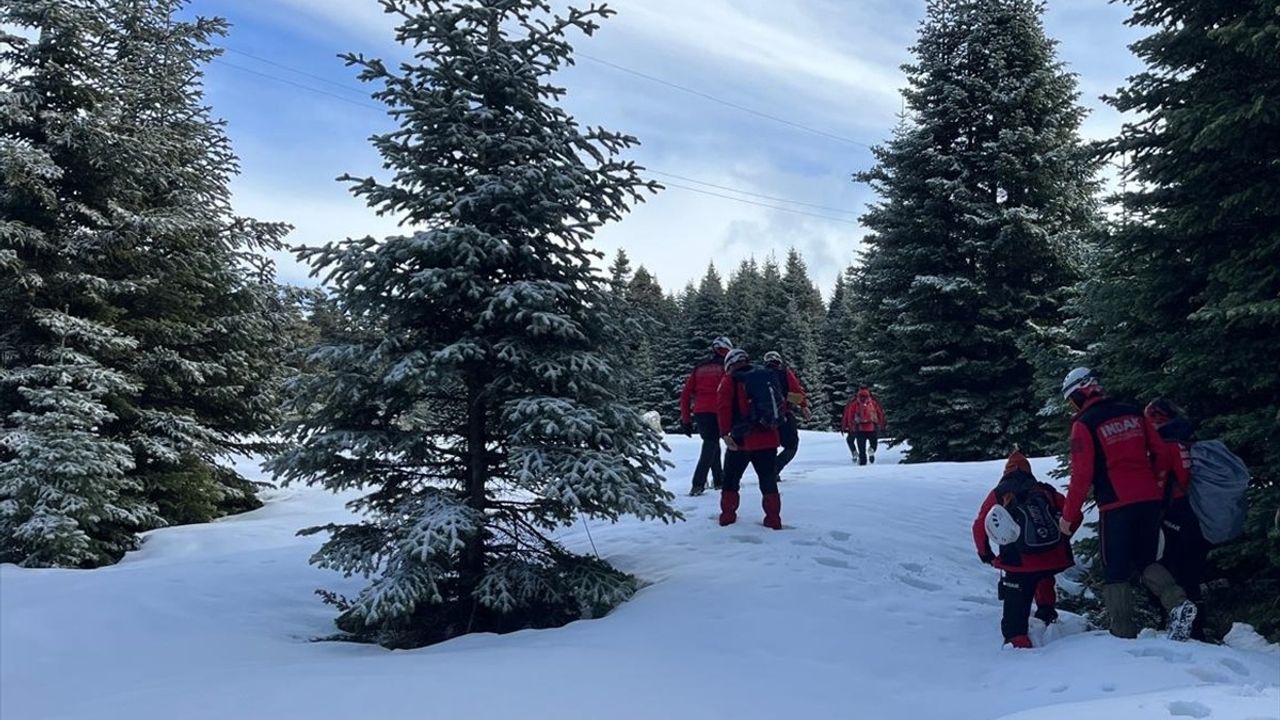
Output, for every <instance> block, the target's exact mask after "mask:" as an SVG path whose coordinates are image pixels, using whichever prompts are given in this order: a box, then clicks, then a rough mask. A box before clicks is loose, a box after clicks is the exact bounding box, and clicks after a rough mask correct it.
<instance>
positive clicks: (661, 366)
mask: <svg viewBox="0 0 1280 720" xmlns="http://www.w3.org/2000/svg"><path fill="white" fill-rule="evenodd" d="M627 299H628V303H627V304H628V307H629V308H630V309H631V310H632V311H633V312H634V313H635V315H636V317H637V318H639V319H640V322H641V329H640V333H638V335H637V337H636V341H635V356H634V358H633V359H632V369H633V370H634V372H635V375H636V385H635V390H634V392H633V393H632V394H631V395H630V399H631V401H632V402H633V403H635V404H636V405H638V406H640V407H641V408H643V409H645V410H657V411H658V414H659V415H660V416H662V418H664V420H665V421H666V422H674V421H675V419H676V418H678V417H679V392H680V390H679V386H678V385H677V384H676V380H675V378H673V377H672V373H671V371H670V369H669V367H668V366H667V365H666V363H665V362H664V359H665V358H664V357H663V355H664V353H666V352H667V347H668V346H669V344H670V343H671V338H672V335H673V333H674V323H675V321H676V313H677V311H678V309H677V307H676V304H675V300H674V298H671V297H668V296H666V295H664V294H663V293H662V287H661V286H659V285H658V279H657V278H655V277H654V276H653V275H652V274H651V273H650V272H649V271H648V270H647V269H645V267H644V266H643V265H641V266H640V267H638V268H636V272H635V274H634V275H633V276H632V278H631V283H630V284H629V286H628V289H627Z"/></svg>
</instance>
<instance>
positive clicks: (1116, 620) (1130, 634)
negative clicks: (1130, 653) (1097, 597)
mask: <svg viewBox="0 0 1280 720" xmlns="http://www.w3.org/2000/svg"><path fill="white" fill-rule="evenodd" d="M1102 604H1103V605H1104V606H1106V608H1107V619H1108V620H1109V621H1110V625H1111V628H1110V629H1111V634H1112V635H1115V636H1116V637H1118V638H1125V639H1127V640H1132V639H1133V638H1136V637H1138V625H1137V623H1135V622H1134V621H1133V586H1132V585H1130V584H1129V583H1127V582H1122V583H1110V584H1107V585H1103V586H1102Z"/></svg>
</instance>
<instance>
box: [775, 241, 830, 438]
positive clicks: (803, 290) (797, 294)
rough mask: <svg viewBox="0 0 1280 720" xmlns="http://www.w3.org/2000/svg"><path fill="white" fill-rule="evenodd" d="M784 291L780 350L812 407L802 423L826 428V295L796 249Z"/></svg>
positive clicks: (788, 263) (789, 254)
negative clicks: (822, 349)
mask: <svg viewBox="0 0 1280 720" xmlns="http://www.w3.org/2000/svg"><path fill="white" fill-rule="evenodd" d="M782 288H783V291H784V292H785V294H786V299H787V305H786V307H787V320H786V324H785V325H783V327H782V328H781V332H780V335H781V337H780V340H779V344H778V347H776V348H771V349H775V350H777V351H778V352H780V353H782V355H783V357H784V358H786V361H787V364H788V366H789V367H790V368H791V370H792V371H794V372H795V373H796V375H797V377H798V378H799V379H800V382H801V383H802V384H803V385H804V386H805V388H806V389H807V390H808V392H809V406H810V409H811V410H812V412H813V417H812V418H811V419H810V420H808V421H805V420H803V419H802V420H801V423H800V424H801V427H804V428H809V429H817V428H820V427H823V426H824V425H825V424H826V423H825V422H824V420H823V418H822V415H823V413H825V412H827V410H826V406H827V397H826V396H827V391H826V390H825V386H824V383H825V374H824V373H823V370H822V364H821V361H820V360H819V334H820V332H821V325H822V322H823V320H824V318H825V315H826V307H825V305H824V303H823V302H822V293H821V292H820V291H819V290H818V288H817V286H815V285H814V284H813V281H812V280H810V279H809V268H808V267H807V266H806V265H805V262H804V258H802V257H801V256H800V253H799V252H797V251H796V249H795V248H791V249H790V250H788V251H787V261H786V265H785V269H784V270H783V274H782Z"/></svg>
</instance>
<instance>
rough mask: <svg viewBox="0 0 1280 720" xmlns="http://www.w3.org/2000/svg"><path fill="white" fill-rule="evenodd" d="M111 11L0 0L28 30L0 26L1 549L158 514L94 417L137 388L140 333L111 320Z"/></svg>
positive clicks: (115, 541)
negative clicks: (133, 359) (31, 36)
mask: <svg viewBox="0 0 1280 720" xmlns="http://www.w3.org/2000/svg"><path fill="white" fill-rule="evenodd" d="M110 21H111V17H110V16H109V15H108V14H107V13H106V12H104V11H103V10H102V8H100V7H98V6H97V5H95V4H85V3H63V2H56V1H50V2H26V3H9V4H5V5H3V6H0V28H2V27H6V26H9V27H12V26H19V27H23V28H28V29H34V30H37V31H38V38H37V39H35V40H27V39H24V38H22V37H20V36H17V35H13V34H7V33H6V34H4V35H2V36H0V176H3V177H4V178H5V182H4V184H3V185H2V186H0V223H2V224H0V272H2V273H3V275H0V303H2V304H0V312H2V313H3V314H4V316H5V323H4V325H3V329H2V330H0V357H3V360H4V364H3V366H2V368H3V369H0V562H16V563H20V564H23V565H32V566H65V567H76V566H92V565H96V564H101V563H104V562H109V561H111V560H114V559H115V558H118V557H119V556H120V555H121V554H123V553H124V552H125V551H126V550H129V549H131V548H132V547H134V545H135V539H134V536H133V534H132V533H133V532H134V531H136V530H140V529H146V528H151V527H156V526H157V525H159V524H160V523H161V521H160V519H159V518H158V517H157V516H156V514H155V508H154V507H153V506H152V505H150V504H149V503H147V502H146V500H145V499H144V498H143V497H142V494H141V488H140V487H139V486H138V485H137V483H136V482H135V481H133V480H132V479H131V478H129V477H128V473H129V471H130V470H132V469H133V467H134V462H133V458H132V457H131V455H130V453H129V449H128V447H127V446H125V445H123V444H122V443H120V442H119V441H117V440H114V439H112V438H110V437H107V436H105V434H104V433H103V432H102V429H101V428H102V426H103V424H104V423H107V422H110V421H112V420H113V419H115V417H116V413H115V411H114V410H113V408H116V407H120V406H127V403H128V402H129V400H130V399H131V398H133V397H134V396H136V393H137V391H138V388H137V386H136V384H135V383H134V382H133V381H132V380H131V379H130V378H129V377H128V375H127V374H126V372H125V365H126V364H127V363H126V362H125V359H126V358H127V355H128V354H129V353H130V352H131V351H132V350H133V349H134V348H135V347H136V346H137V340H136V339H135V338H132V337H129V336H127V335H124V334H122V333H120V332H118V331H117V330H116V329H115V328H114V327H113V323H114V321H115V320H116V318H118V317H119V315H120V313H121V309H120V305H119V302H120V298H121V297H122V296H124V295H127V294H128V293H129V292H132V291H133V290H134V288H135V284H134V283H133V282H132V281H131V280H130V279H129V278H127V277H126V278H121V277H119V276H117V275H116V274H114V273H113V272H112V271H113V268H112V262H111V256H112V253H113V251H114V247H115V241H116V237H115V231H116V230H117V229H118V226H117V224H116V223H115V222H114V221H115V220H116V213H117V212H118V209H117V208H118V202H119V199H120V198H121V196H122V195H123V194H124V192H125V191H126V190H127V189H128V188H127V182H128V181H127V178H129V177H130V173H131V169H130V168H129V167H128V166H127V159H126V158H124V157H122V156H121V154H120V153H118V152H117V148H116V147H115V145H116V142H117V139H118V135H117V133H116V121H117V118H118V116H119V112H120V105H119V103H118V98H116V97H113V96H111V95H109V94H106V93H103V92H100V91H99V88H101V87H102V85H103V84H105V83H106V82H107V79H106V78H107V76H108V74H109V72H110V69H109V68H108V67H107V66H106V64H105V63H104V61H103V57H102V51H103V47H102V44H103V43H104V41H105V40H106V39H107V38H110V36H111V33H112V27H111V24H110ZM0 32H3V31H0ZM122 178H123V179H122Z"/></svg>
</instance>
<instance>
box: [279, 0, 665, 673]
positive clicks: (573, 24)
mask: <svg viewBox="0 0 1280 720" xmlns="http://www.w3.org/2000/svg"><path fill="white" fill-rule="evenodd" d="M383 5H384V7H385V8H386V10H387V11H388V12H390V13H394V14H396V15H398V16H399V17H400V18H401V23H400V26H399V28H398V30H397V35H396V37H397V40H398V41H399V42H400V43H401V44H402V45H403V46H404V47H405V48H407V49H408V50H409V51H411V52H412V60H409V61H406V62H405V63H404V64H402V65H401V66H400V67H399V69H394V68H392V67H389V66H388V65H387V64H386V63H384V62H382V61H381V60H377V59H373V58H367V57H364V56H361V55H350V56H348V58H347V59H348V62H349V63H351V64H352V65H354V66H357V67H359V68H360V69H361V72H360V78H361V79H362V80H363V81H365V82H369V83H378V84H380V85H381V88H380V89H379V90H378V91H377V92H376V97H377V98H378V99H379V100H381V101H382V102H384V103H386V105H387V107H388V109H389V111H390V112H391V113H392V115H393V116H394V117H395V118H396V120H397V121H398V124H399V127H398V128H397V129H395V130H393V131H391V132H389V133H385V134H382V135H379V136H377V137H375V138H374V145H375V147H376V148H377V149H378V151H379V152H380V153H381V155H382V157H383V160H384V162H385V164H386V167H387V168H388V169H390V170H391V171H392V176H391V177H390V178H389V179H387V180H385V181H384V180H379V179H375V178H365V179H354V178H349V179H350V181H351V182H352V183H353V185H352V191H353V192H354V193H355V194H356V195H357V196H359V197H361V198H363V199H365V200H366V201H367V202H368V203H369V204H370V205H371V206H373V207H375V208H377V209H378V210H379V211H380V212H385V213H388V214H391V215H393V216H397V217H400V218H403V220H404V221H405V223H406V224H409V225H411V226H412V228H413V229H414V231H413V232H412V233H410V234H407V235H402V236H395V237H388V238H384V239H374V238H364V239H358V240H348V241H345V242H338V243H333V244H330V245H328V246H326V247H323V248H319V249H311V250H307V251H305V252H303V253H302V255H303V257H304V258H306V259H307V260H308V261H310V262H311V263H312V264H313V266H314V267H315V270H316V272H318V273H322V274H323V275H324V277H325V278H326V279H327V280H328V282H329V283H330V284H331V286H332V288H333V293H334V298H335V301H336V302H337V304H338V306H339V307H340V308H341V309H342V311H344V312H345V313H348V314H350V315H351V316H353V317H358V318H365V319H367V321H368V322H369V323H370V325H371V326H372V327H374V328H376V332H374V333H373V334H372V335H371V336H369V337H367V338H363V339H358V340H354V341H352V342H348V343H341V344H332V345H322V346H319V347H317V348H315V349H314V350H313V351H312V352H311V354H310V357H311V359H312V361H313V362H314V363H315V364H316V366H317V367H316V368H315V370H314V371H313V372H310V373H308V374H306V375H304V376H302V377H300V378H298V379H297V380H296V381H295V382H294V383H293V387H292V392H293V397H294V401H293V402H294V410H295V411H296V412H297V413H298V414H299V415H300V419H298V420H297V421H296V422H293V423H291V424H289V425H288V426H286V428H285V430H286V433H287V435H288V436H290V437H291V438H292V439H293V440H295V441H296V442H297V445H296V447H293V448H291V449H289V450H288V451H286V452H285V453H283V454H281V455H280V456H279V457H277V458H275V459H274V460H273V461H272V463H271V464H272V467H273V468H274V470H275V472H276V474H277V477H279V478H280V479H282V480H284V481H286V482H305V483H310V484H321V485H323V486H325V487H327V488H330V489H332V490H334V491H350V490H357V489H360V488H366V489H367V490H368V491H367V492H366V493H365V494H363V495H362V496H361V497H360V498H359V499H357V500H354V501H353V502H352V503H351V507H352V509H354V510H357V511H360V512H361V513H363V518H362V519H360V520H359V521H357V522H353V523H345V524H336V525H326V526H323V527H316V528H312V529H311V530H310V531H309V532H327V533H329V539H328V540H327V541H325V543H324V544H323V545H322V546H321V548H320V550H319V551H318V552H317V553H316V555H315V557H314V558H313V562H314V563H315V564H317V565H319V566H321V567H326V568H332V569H336V570H340V571H342V572H344V573H348V574H350V573H359V574H363V575H366V576H369V577H370V578H371V581H370V583H369V584H368V585H367V586H366V587H365V588H364V589H363V590H362V591H361V592H360V593H359V595H358V596H356V597H354V598H336V597H335V598H333V599H334V602H336V603H337V604H338V607H339V608H340V609H341V615H340V617H339V620H338V624H339V627H340V628H341V629H342V630H344V631H345V632H347V633H349V634H350V635H352V636H354V637H356V638H360V639H365V640H372V641H376V642H379V643H381V644H383V645H386V646H388V647H410V646H418V645H423V644H427V643H431V642H436V641H440V640H444V639H447V638H449V637H453V636H456V635H459V634H463V633H467V632H476V631H507V630H515V629H520V628H526V627H548V626H555V625H560V624H563V623H565V622H568V621H571V620H574V619H578V618H583V617H592V616H597V615H600V614H603V613H605V612H607V611H609V610H610V609H611V608H613V607H614V606H615V605H617V604H618V603H620V602H622V601H623V600H625V599H627V598H628V597H630V595H631V594H632V593H633V592H634V591H635V589H636V579H635V578H633V577H631V576H629V575H627V574H625V573H622V572H620V571H618V570H616V569H614V568H613V567H611V566H610V565H609V564H608V563H607V562H605V561H603V560H601V559H599V558H597V557H594V556H584V555H581V554H576V553H573V552H570V551H569V550H567V549H566V548H564V547H562V546H560V545H559V544H558V543H557V542H556V541H555V540H554V539H553V537H552V533H553V531H554V530H555V529H556V528H557V527H560V526H563V525H565V524H569V523H574V522H577V521H578V519H579V517H584V518H588V519H606V520H614V519H617V518H618V517H620V516H621V515H624V514H629V515H634V516H638V517H641V518H655V519H660V520H664V521H665V520H672V519H675V518H677V517H678V515H677V514H676V512H675V511H674V510H673V509H672V508H671V506H670V505H669V504H668V501H669V499H670V497H671V496H670V495H669V493H668V492H667V491H666V490H664V489H663V487H662V471H663V468H664V463H663V461H662V460H661V456H660V451H661V449H662V436H661V435H660V434H659V433H657V432H655V431H654V430H652V429H650V428H648V427H647V426H646V425H645V424H644V422H643V421H642V418H641V411H640V410H639V409H637V408H636V407H634V406H632V405H630V404H628V403H627V402H626V400H625V398H623V397H620V394H619V392H618V391H619V389H620V388H622V387H624V381H625V377H626V373H627V369H626V366H625V365H623V364H620V363H618V362H616V354H615V353H614V351H613V347H614V346H615V345H616V344H619V343H621V342H623V338H622V337H621V336H620V334H619V333H618V328H619V327H620V324H619V323H618V322H617V318H615V317H613V316H612V314H611V313H610V308H611V307H612V305H611V303H610V302H609V298H608V294H609V289H610V283H609V281H608V279H607V278H606V277H604V276H602V275H601V274H600V273H599V272H598V271H597V270H596V269H595V268H594V267H593V264H592V263H593V262H594V261H595V260H597V259H598V258H599V253H597V252H596V251H594V250H591V249H590V248H589V247H588V246H587V243H588V242H589V241H590V239H591V236H592V234H593V232H594V231H595V230H596V229H597V228H599V227H600V226H601V225H602V224H604V223H606V222H609V221H613V220H617V219H619V218H620V217H621V216H622V215H623V214H624V213H625V212H627V210H628V208H629V206H630V204H631V203H633V202H638V201H641V200H642V199H643V197H644V195H645V194H646V193H648V192H650V191H651V190H653V189H654V187H653V185H652V184H651V183H649V182H648V181H645V180H644V179H642V178H641V177H640V175H639V173H638V168H636V167H635V166H634V164H633V163H631V162H629V161H626V160H624V159H622V158H621V157H620V154H621V153H622V152H623V151H625V150H626V149H627V148H629V147H631V146H634V145H635V144H636V140H635V139H634V138H631V137H629V136H626V135H621V134H617V133H614V132H610V131H607V130H604V129H582V128H580V127H579V125H578V124H577V123H576V122H575V121H574V119H573V118H572V117H570V116H569V115H568V114H566V113H565V111H564V110H562V109H561V108H560V107H559V106H558V104H557V101H558V100H559V98H560V96H561V95H562V93H563V91H562V90H561V89H559V88H557V87H555V86H554V85H552V84H551V82H550V77H549V76H550V75H551V74H552V73H553V72H555V71H556V70H557V69H559V68H561V67H563V66H565V65H566V64H567V63H570V62H571V61H572V54H571V49H570V46H569V44H568V37H569V35H570V34H571V33H575V32H580V33H583V34H586V35H590V34H592V33H593V32H594V31H595V30H596V29H597V22H598V21H599V20H601V19H603V18H606V17H608V16H609V15H610V14H611V12H612V11H609V10H607V9H605V8H602V7H591V8H588V9H586V10H579V9H569V10H567V11H565V13H564V14H562V15H557V16H552V15H551V14H550V11H549V9H548V7H547V6H546V5H545V4H544V3H542V2H540V1H539V0H482V1H481V2H474V3H465V4H456V3H453V2H445V1H443V0H441V1H435V0H419V1H408V0H387V1H385V2H383Z"/></svg>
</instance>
